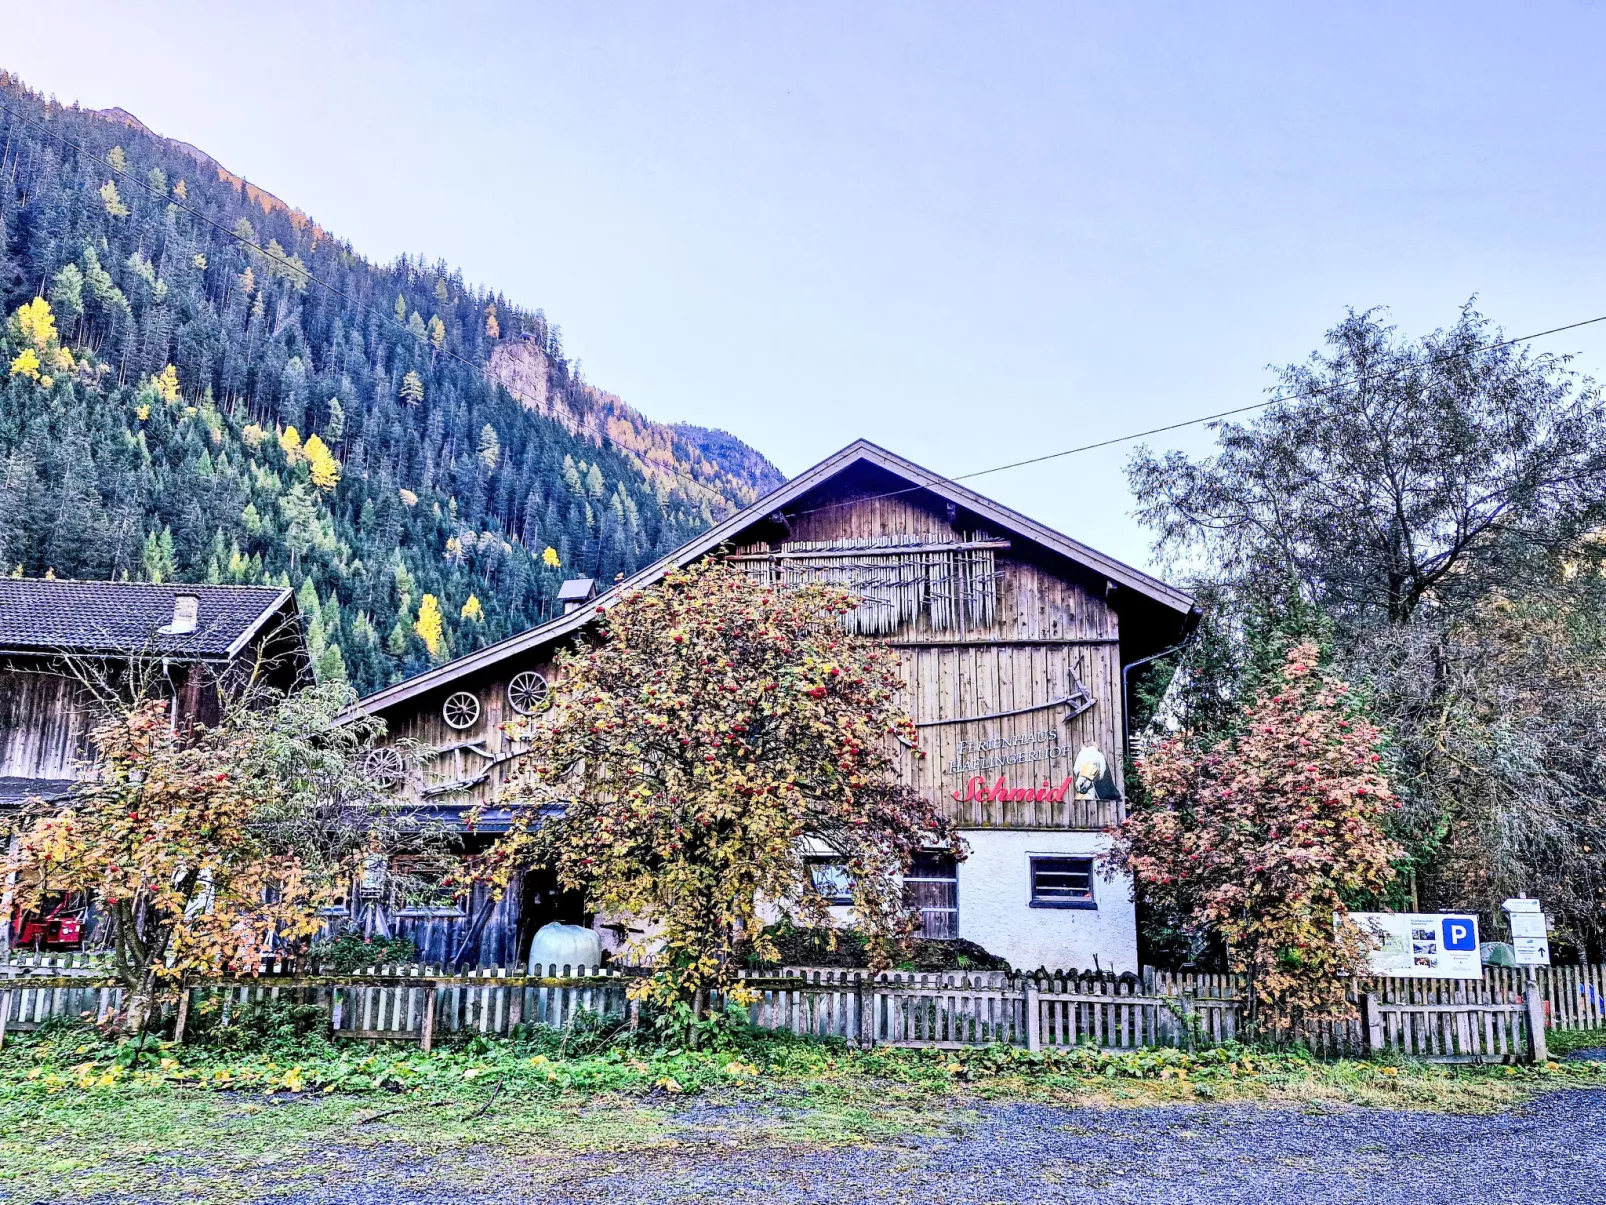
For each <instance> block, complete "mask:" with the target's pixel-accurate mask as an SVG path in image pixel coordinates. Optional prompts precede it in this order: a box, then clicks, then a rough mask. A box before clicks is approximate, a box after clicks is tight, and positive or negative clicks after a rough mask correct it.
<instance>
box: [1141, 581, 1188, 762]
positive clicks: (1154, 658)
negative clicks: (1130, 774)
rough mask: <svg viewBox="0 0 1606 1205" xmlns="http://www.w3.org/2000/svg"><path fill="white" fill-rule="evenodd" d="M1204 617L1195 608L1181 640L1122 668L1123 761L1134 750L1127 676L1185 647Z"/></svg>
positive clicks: (1184, 623) (1186, 622) (1186, 620)
mask: <svg viewBox="0 0 1606 1205" xmlns="http://www.w3.org/2000/svg"><path fill="white" fill-rule="evenodd" d="M1203 616H1204V612H1203V611H1202V610H1200V609H1199V608H1198V607H1194V608H1193V609H1192V610H1191V611H1189V612H1188V617H1187V619H1185V620H1184V621H1183V625H1182V639H1181V640H1179V641H1177V642H1176V643H1175V644H1173V645H1172V646H1171V647H1170V648H1165V649H1161V650H1160V651H1159V652H1158V653H1150V654H1149V655H1148V656H1147V657H1139V658H1138V659H1137V660H1136V661H1128V662H1127V663H1126V664H1125V665H1123V666H1121V757H1122V759H1123V760H1124V759H1125V758H1126V756H1127V753H1128V752H1129V751H1130V749H1131V748H1132V710H1131V708H1130V707H1129V706H1128V702H1129V700H1130V698H1131V694H1130V691H1129V690H1128V688H1127V675H1128V674H1130V673H1131V672H1132V671H1133V670H1135V669H1137V668H1138V667H1139V666H1144V665H1147V664H1149V662H1151V661H1158V660H1159V659H1160V658H1161V657H1169V656H1170V655H1171V654H1172V653H1174V652H1176V651H1177V650H1178V649H1180V648H1181V647H1182V646H1183V645H1185V644H1187V643H1188V638H1189V637H1190V636H1192V635H1193V633H1194V630H1195V629H1196V628H1198V626H1199V620H1200V619H1201V618H1203Z"/></svg>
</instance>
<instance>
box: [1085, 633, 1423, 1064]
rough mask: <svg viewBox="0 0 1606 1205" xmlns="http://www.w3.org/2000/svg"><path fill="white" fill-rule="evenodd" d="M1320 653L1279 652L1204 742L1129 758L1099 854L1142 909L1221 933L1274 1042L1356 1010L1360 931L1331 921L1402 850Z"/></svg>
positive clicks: (1369, 890)
mask: <svg viewBox="0 0 1606 1205" xmlns="http://www.w3.org/2000/svg"><path fill="white" fill-rule="evenodd" d="M1319 657H1320V653H1319V650H1318V649H1317V647H1316V645H1314V644H1310V643H1304V644H1299V645H1297V646H1295V647H1294V648H1292V649H1291V650H1290V651H1289V652H1288V654H1287V658H1286V660H1285V662H1284V665H1283V668H1282V671H1281V673H1280V674H1279V675H1278V676H1277V677H1276V678H1274V679H1273V680H1272V681H1271V682H1270V683H1269V684H1268V685H1267V686H1266V687H1264V688H1263V689H1262V690H1261V691H1260V692H1259V693H1258V694H1257V696H1256V697H1255V699H1254V701H1253V702H1252V703H1250V704H1248V705H1247V706H1246V707H1245V708H1244V711H1243V716H1242V723H1241V725H1240V727H1239V730H1238V732H1237V734H1236V735H1235V736H1233V737H1231V738H1229V739H1227V740H1224V741H1221V742H1220V743H1218V744H1217V745H1215V746H1214V747H1213V748H1211V749H1208V750H1203V749H1200V748H1198V747H1196V746H1195V745H1194V744H1193V742H1192V741H1191V740H1190V738H1189V737H1188V736H1186V735H1181V736H1176V737H1173V738H1171V739H1168V740H1165V741H1162V742H1160V743H1159V744H1157V745H1155V746H1154V747H1153V748H1152V749H1150V750H1149V751H1148V752H1146V753H1145V754H1144V755H1142V756H1141V757H1140V758H1139V759H1138V769H1139V773H1140V775H1141V778H1142V782H1143V785H1144V788H1145V791H1146V794H1147V802H1146V803H1145V804H1144V805H1143V806H1141V807H1139V808H1136V809H1134V811H1133V813H1132V814H1131V815H1130V816H1129V817H1128V818H1127V820H1126V821H1125V822H1124V823H1123V824H1122V825H1121V827H1120V828H1119V829H1118V830H1117V832H1116V842H1115V848H1114V851H1113V852H1112V854H1111V858H1110V860H1111V862H1112V864H1114V865H1116V866H1119V867H1121V868H1122V869H1125V870H1127V871H1129V872H1130V873H1131V874H1132V875H1133V876H1134V877H1135V878H1136V879H1137V881H1138V883H1139V885H1140V888H1141V890H1142V892H1143V894H1144V896H1145V898H1146V899H1148V900H1149V901H1150V902H1151V903H1153V904H1155V905H1157V906H1160V907H1163V908H1168V909H1170V910H1172V911H1173V912H1174V913H1175V914H1177V915H1181V916H1184V917H1186V918H1188V920H1189V921H1190V922H1191V923H1192V924H1193V925H1194V926H1197V928H1198V929H1199V930H1201V931H1203V932H1206V933H1209V934H1211V935H1214V936H1216V937H1218V938H1219V939H1221V941H1222V942H1223V943H1224V944H1225V946H1226V950H1227V958H1228V963H1229V965H1230V967H1231V969H1232V970H1233V971H1235V972H1239V973H1242V974H1245V975H1247V976H1248V978H1249V981H1250V986H1251V1002H1252V1010H1253V1018H1254V1022H1255V1024H1256V1026H1257V1027H1258V1028H1259V1029H1260V1030H1261V1031H1262V1032H1264V1033H1266V1034H1268V1035H1270V1036H1273V1037H1277V1038H1279V1039H1286V1038H1288V1037H1289V1036H1290V1035H1292V1034H1295V1033H1297V1032H1298V1031H1299V1029H1300V1027H1302V1026H1304V1025H1306V1024H1308V1023H1312V1022H1319V1021H1323V1020H1341V1019H1347V1018H1349V1017H1351V1016H1353V1015H1354V1007H1353V1005H1352V1004H1351V1003H1350V1002H1349V1001H1348V999H1347V998H1346V992H1347V990H1348V987H1349V983H1348V980H1349V978H1350V977H1351V976H1354V975H1356V974H1360V973H1362V972H1363V971H1364V970H1365V965H1366V956H1367V952H1368V950H1369V949H1370V947H1371V945H1372V942H1373V939H1372V937H1371V936H1370V935H1368V934H1365V933H1362V932H1361V931H1360V930H1359V929H1358V928H1357V927H1356V926H1354V925H1346V924H1343V923H1341V922H1342V921H1343V918H1344V917H1345V916H1347V915H1348V912H1349V905H1350V903H1351V902H1353V901H1357V900H1365V899H1368V898H1370V897H1374V896H1377V895H1379V894H1381V893H1382V892H1383V890H1384V889H1385V888H1386V887H1387V886H1388V884H1389V882H1390V880H1391V879H1393V877H1394V873H1395V871H1394V863H1395V861H1396V860H1397V859H1398V858H1399V857H1400V856H1401V850H1400V848H1399V847H1398V846H1397V845H1395V843H1394V842H1393V841H1392V840H1391V839H1390V838H1389V837H1388V835H1387V832H1386V821H1387V817H1388V816H1389V814H1390V813H1391V812H1392V811H1393V809H1394V808H1396V807H1397V806H1398V804H1397V803H1396V801H1395V799H1394V797H1393V794H1392V793H1391V791H1390V789H1389V783H1388V779H1387V778H1386V777H1385V775H1384V774H1383V772H1382V770H1381V768H1380V761H1381V758H1380V754H1379V752H1378V749H1379V746H1380V744H1381V741H1382V734H1381V732H1380V730H1379V729H1378V728H1377V727H1376V726H1375V725H1373V724H1372V723H1370V722H1369V721H1368V720H1367V719H1366V718H1365V716H1364V714H1363V712H1362V709H1361V707H1360V706H1359V705H1358V703H1357V700H1356V699H1355V697H1354V695H1353V694H1352V693H1351V691H1350V689H1349V687H1348V686H1347V685H1346V684H1345V683H1344V682H1343V681H1341V680H1340V679H1339V678H1337V677H1335V676H1333V675H1332V674H1330V673H1328V672H1326V671H1324V670H1323V668H1322V667H1321V666H1320V664H1319Z"/></svg>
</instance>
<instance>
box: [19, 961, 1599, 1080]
mask: <svg viewBox="0 0 1606 1205" xmlns="http://www.w3.org/2000/svg"><path fill="white" fill-rule="evenodd" d="M544 969H545V970H546V972H547V973H546V974H544V975H527V974H523V973H520V972H510V971H509V970H507V969H495V970H482V971H471V972H466V973H458V974H453V973H451V972H449V971H446V970H443V969H441V968H436V967H430V966H423V965H406V966H386V967H373V968H370V969H368V970H367V971H365V972H362V973H359V974H338V975H335V974H318V973H316V971H314V972H313V973H306V972H305V971H300V972H298V971H296V970H295V969H294V968H292V967H290V966H288V965H284V966H279V965H275V966H269V967H265V968H264V973H263V974H262V975H260V976H255V977H242V978H237V979H228V980H222V981H215V982H210V983H204V984H198V985H196V986H194V987H191V988H189V989H188V990H186V991H184V992H183V993H181V994H179V995H178V996H177V998H176V999H173V1000H170V1001H168V1003H167V1004H166V1005H165V1006H164V1009H165V1011H164V1023H167V1022H171V1024H172V1026H173V1028H174V1031H175V1034H176V1036H178V1037H179V1038H180V1039H182V1037H183V1036H184V1034H185V1032H186V1030H187V1029H192V1028H193V1026H192V1022H191V1017H192V1015H196V1011H195V1010H197V1009H203V1010H204V1011H205V1012H206V1013H207V1014H208V1018H209V1020H210V1021H212V1022H213V1023H216V1022H225V1023H226V1022H227V1020H228V1018H229V1016H230V1015H231V1013H232V1012H233V1011H234V1010H236V1009H238V1008H239V1007H240V1006H242V1005H244V1004H246V1003H247V1002H249V1001H253V1000H261V999H289V1000H292V1001H295V1002H297V1003H302V1004H309V1005H314V1006H317V1007H318V1008H320V1009H321V1010H322V1011H323V1012H324V1013H325V1014H326V1015H327V1017H328V1019H329V1021H328V1023H329V1029H330V1033H331V1035H332V1036H335V1037H343V1038H350V1039H358V1040H367V1041H416V1042H418V1043H419V1044H420V1045H421V1046H422V1047H423V1048H424V1049H426V1050H428V1049H430V1047H431V1045H432V1044H433V1042H434V1041H435V1040H436V1039H437V1038H438V1037H439V1036H440V1035H442V1034H456V1033H464V1032H472V1033H481V1034H485V1035H487V1036H492V1035H505V1034H508V1033H510V1032H512V1031H513V1030H514V1029H515V1028H516V1027H518V1026H520V1025H533V1024H542V1025H549V1026H552V1027H554V1028H563V1027H565V1026H567V1025H568V1024H569V1023H570V1022H571V1021H572V1020H573V1018H574V1017H575V1016H576V1015H577V1014H579V1013H582V1012H585V1013H591V1014H602V1015H608V1014H613V1015H619V1016H623V1017H625V1018H627V1019H628V1023H630V1024H632V1025H635V1024H638V1023H639V1013H638V1012H637V1010H636V1005H635V1004H634V1002H632V1001H630V1000H629V998H628V996H627V994H626V989H627V988H628V986H629V984H630V982H631V981H632V980H633V979H634V978H635V977H637V976H639V975H641V974H643V973H644V972H643V971H641V970H640V969H638V968H625V969H618V968H601V967H569V966H562V967H559V966H552V967H548V968H544ZM743 986H744V987H745V988H746V989H747V990H748V991H749V992H750V993H752V995H753V996H754V998H755V999H754V1002H753V1003H752V1004H751V1005H750V1006H749V1014H750V1016H751V1017H752V1020H753V1022H754V1024H756V1025H758V1026H760V1027H762V1028H765V1029H770V1030H776V1031H783V1032H788V1033H794V1034H798V1035H803V1036H813V1037H821V1038H830V1037H834V1038H841V1039H843V1040H845V1041H847V1042H850V1043H854V1044H857V1045H861V1046H871V1045H891V1046H917V1047H939V1048H961V1047H969V1046H987V1045H992V1044H994V1043H1002V1044H1005V1045H1012V1046H1020V1047H1024V1048H1026V1049H1028V1050H1063V1049H1068V1048H1071V1047H1075V1046H1078V1045H1084V1044H1091V1045H1094V1046H1098V1047H1101V1048H1105V1049H1115V1050H1128V1049H1137V1048H1141V1047H1151V1046H1172V1047H1190V1048H1191V1047H1194V1046H1198V1045H1208V1044H1211V1043H1215V1042H1221V1041H1226V1040H1230V1039H1232V1038H1234V1037H1236V1036H1238V1034H1239V1033H1240V1032H1241V1030H1242V1027H1243V1025H1244V1022H1245V1018H1244V995H1245V993H1244V987H1243V984H1242V982H1241V981H1239V980H1237V979H1235V978H1234V977H1232V976H1227V975H1195V974H1173V973H1170V972H1164V971H1154V970H1146V971H1145V972H1144V974H1143V975H1142V976H1141V977H1139V976H1130V975H1128V976H1121V977H1119V978H1117V977H1114V976H1110V975H1078V974H1075V973H1065V972H1059V973H1053V974H1050V973H1047V972H1038V973H1037V974H1029V975H1012V974H1006V973H1004V972H997V971H988V972H964V971H950V972H939V973H916V972H903V971H885V972H881V973H879V974H872V973H870V972H868V971H862V970H843V969H839V968H810V967H789V968H783V969H781V970H778V971H775V972H764V973H752V974H748V975H746V976H744V979H743ZM1535 988H1536V990H1535V992H1534V994H1533V996H1532V998H1531V1001H1530V999H1529V998H1528V997H1527V996H1525V994H1524V991H1525V983H1524V981H1523V978H1522V976H1521V973H1519V972H1514V971H1511V970H1509V969H1504V968H1489V969H1488V970H1487V971H1486V972H1485V974H1484V977H1483V978H1482V979H1481V980H1476V979H1474V980H1430V979H1399V978H1376V979H1365V980H1358V981H1356V983H1355V984H1354V989H1353V990H1354V998H1355V999H1356V1001H1357V1004H1358V1005H1359V1014H1360V1015H1359V1017H1358V1019H1357V1020H1354V1021H1351V1022H1346V1023H1333V1024H1324V1025H1319V1026H1312V1027H1311V1028H1310V1029H1309V1030H1308V1031H1307V1032H1306V1033H1304V1034H1302V1035H1301V1036H1302V1038H1303V1039H1304V1040H1305V1041H1306V1042H1307V1044H1308V1045H1309V1046H1310V1047H1311V1049H1312V1050H1313V1051H1314V1052H1315V1053H1317V1054H1318V1055H1322V1056H1326V1057H1334V1056H1341V1055H1351V1056H1354V1055H1363V1054H1367V1053H1384V1052H1397V1053H1400V1054H1405V1055H1409V1056H1412V1057H1415V1058H1423V1059H1432V1060H1437V1061H1445V1062H1511V1061H1516V1060H1518V1059H1521V1058H1524V1057H1531V1050H1530V1042H1529V1040H1528V1030H1527V1027H1528V1018H1529V1010H1530V1008H1531V1009H1532V1012H1533V1015H1534V1016H1535V1017H1537V1018H1539V1019H1540V1023H1541V1024H1542V1025H1543V1026H1544V1027H1549V1028H1556V1029H1591V1028H1596V1027H1599V1026H1602V1025H1606V967H1600V966H1580V967H1549V968H1540V969H1539V971H1538V973H1537V978H1536V984H1535ZM121 998H122V989H121V988H120V987H119V986H118V984H117V983H116V981H115V980H113V979H111V978H108V977H107V975H106V967H105V964H104V962H102V961H99V960H97V959H93V958H89V957H86V956H82V955H77V956H63V957H59V958H57V957H51V956H44V957H37V956H34V957H29V956H20V957H15V958H13V960H12V961H10V962H8V963H0V1042H3V1041H4V1035H5V1032H6V1030H7V1029H8V1028H9V1029H12V1030H17V1029H32V1028H35V1027H36V1026H38V1025H39V1024H41V1023H42V1022H43V1021H45V1020H47V1019H48V1018H50V1017H54V1016H81V1017H86V1018H88V1019H92V1020H96V1021H99V1022H102V1023H104V1022H105V1021H106V1020H108V1019H109V1018H111V1017H112V1016H114V1015H115V1014H116V1013H117V1011H118V1010H119V1009H120V1007H121ZM716 1003H717V1002H716Z"/></svg>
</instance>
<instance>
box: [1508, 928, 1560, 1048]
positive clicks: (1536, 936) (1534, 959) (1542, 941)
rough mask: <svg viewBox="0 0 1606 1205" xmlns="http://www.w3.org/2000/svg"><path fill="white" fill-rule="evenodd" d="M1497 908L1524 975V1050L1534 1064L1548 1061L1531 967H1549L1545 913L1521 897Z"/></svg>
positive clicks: (1542, 1013)
mask: <svg viewBox="0 0 1606 1205" xmlns="http://www.w3.org/2000/svg"><path fill="white" fill-rule="evenodd" d="M1500 908H1501V910H1502V911H1503V912H1505V914H1506V921H1507V923H1509V924H1510V926H1511V948H1512V950H1513V951H1514V952H1515V953H1516V957H1517V965H1518V966H1520V967H1522V968H1523V970H1524V972H1525V978H1524V980H1523V987H1522V999H1523V1003H1524V1004H1525V1005H1526V1006H1527V1008H1526V1010H1525V1013H1526V1016H1527V1018H1528V1049H1529V1051H1531V1052H1532V1054H1533V1061H1534V1062H1536V1063H1544V1062H1548V1061H1549V1059H1550V1051H1549V1049H1548V1048H1547V1047H1546V1045H1545V1006H1544V1003H1543V1002H1542V1001H1541V1000H1540V999H1539V982H1538V980H1537V979H1536V978H1535V977H1534V967H1536V966H1539V967H1547V966H1549V965H1550V935H1549V932H1548V929H1547V927H1546V925H1545V914H1544V912H1542V911H1541V910H1540V908H1539V901H1538V900H1530V899H1527V898H1526V897H1521V898H1518V899H1514V900H1507V901H1506V902H1505V903H1504V904H1501V905H1500Z"/></svg>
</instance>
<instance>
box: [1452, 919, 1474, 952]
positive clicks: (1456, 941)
mask: <svg viewBox="0 0 1606 1205" xmlns="http://www.w3.org/2000/svg"><path fill="white" fill-rule="evenodd" d="M1444 948H1445V949H1446V950H1461V951H1467V950H1476V949H1477V948H1478V931H1477V929H1476V928H1474V926H1473V924H1472V921H1471V920H1470V919H1469V918H1465V917H1460V916H1447V917H1445V918H1444Z"/></svg>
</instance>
